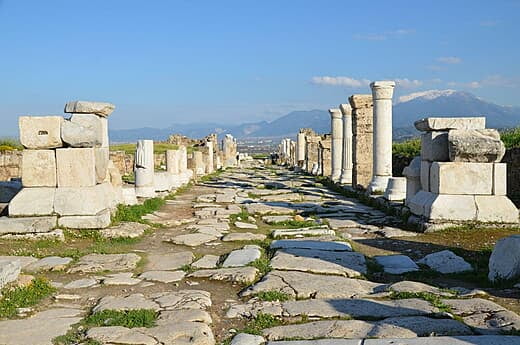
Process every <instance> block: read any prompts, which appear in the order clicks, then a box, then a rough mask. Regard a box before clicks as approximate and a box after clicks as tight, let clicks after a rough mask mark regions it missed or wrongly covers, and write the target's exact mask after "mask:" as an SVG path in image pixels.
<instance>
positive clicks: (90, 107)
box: [64, 101, 116, 117]
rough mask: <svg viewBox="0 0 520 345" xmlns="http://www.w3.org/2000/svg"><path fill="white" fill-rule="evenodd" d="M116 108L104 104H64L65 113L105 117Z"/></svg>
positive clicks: (87, 102) (84, 102)
mask: <svg viewBox="0 0 520 345" xmlns="http://www.w3.org/2000/svg"><path fill="white" fill-rule="evenodd" d="M115 108H116V106H115V105H113V104H111V103H106V102H90V101H72V102H68V103H67V104H65V110H64V112H65V113H72V114H74V113H78V114H96V115H99V116H103V117H107V116H109V115H110V114H112V112H113V111H114V109H115Z"/></svg>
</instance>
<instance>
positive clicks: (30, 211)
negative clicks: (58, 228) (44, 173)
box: [0, 187, 56, 231]
mask: <svg viewBox="0 0 520 345" xmlns="http://www.w3.org/2000/svg"><path fill="white" fill-rule="evenodd" d="M55 193H56V188H49V187H34V188H24V189H22V190H21V191H20V192H19V193H18V194H16V196H15V197H14V198H13V200H11V202H10V203H9V215H10V216H14V217H31V216H51V215H53V214H54V198H55ZM53 227H54V226H53ZM0 231H1V230H0Z"/></svg>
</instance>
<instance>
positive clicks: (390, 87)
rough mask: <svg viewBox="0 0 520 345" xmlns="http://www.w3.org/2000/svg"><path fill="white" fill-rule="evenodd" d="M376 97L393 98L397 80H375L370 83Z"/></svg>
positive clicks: (373, 95)
mask: <svg viewBox="0 0 520 345" xmlns="http://www.w3.org/2000/svg"><path fill="white" fill-rule="evenodd" d="M370 87H371V88H372V97H373V98H374V99H392V96H393V94H394V87H395V82H394V81H391V80H381V81H374V82H372V83H371V84H370Z"/></svg>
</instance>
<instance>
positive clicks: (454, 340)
mask: <svg viewBox="0 0 520 345" xmlns="http://www.w3.org/2000/svg"><path fill="white" fill-rule="evenodd" d="M519 342H520V337H514V336H460V337H427V338H412V339H399V338H397V339H366V340H364V342H363V345H396V344H399V345H448V344H449V345H469V344H471V345H516V344H518V343H519ZM273 345H274V343H273ZM277 345H286V344H280V343H278V344H277ZM287 345H289V344H287ZM293 345H297V344H293ZM301 345H303V344H301ZM320 345H321V344H320ZM334 345H339V344H334ZM342 345H343V344H342ZM360 345H361V343H360Z"/></svg>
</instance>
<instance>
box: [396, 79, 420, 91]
mask: <svg viewBox="0 0 520 345" xmlns="http://www.w3.org/2000/svg"><path fill="white" fill-rule="evenodd" d="M394 81H395V83H396V85H397V86H399V87H402V88H403V89H412V88H414V87H419V86H421V85H423V82H422V81H420V80H417V79H413V80H410V79H408V78H403V79H400V78H396V79H394Z"/></svg>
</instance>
